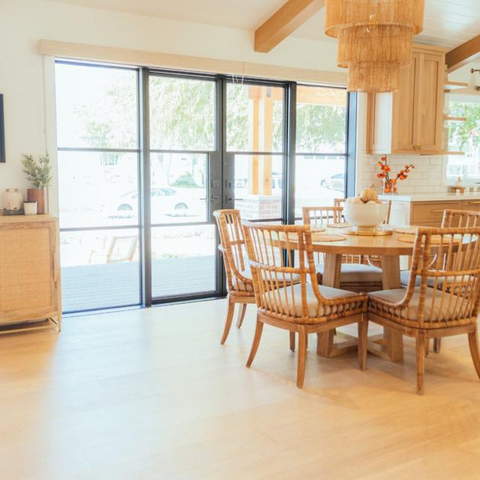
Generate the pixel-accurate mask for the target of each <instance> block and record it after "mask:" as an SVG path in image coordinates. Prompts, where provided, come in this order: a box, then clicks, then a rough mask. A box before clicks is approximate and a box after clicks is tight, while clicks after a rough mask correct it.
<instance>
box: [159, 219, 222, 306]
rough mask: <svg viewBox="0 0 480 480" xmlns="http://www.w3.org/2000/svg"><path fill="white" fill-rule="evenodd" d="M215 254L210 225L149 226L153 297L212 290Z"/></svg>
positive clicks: (214, 242)
mask: <svg viewBox="0 0 480 480" xmlns="http://www.w3.org/2000/svg"><path fill="white" fill-rule="evenodd" d="M215 255H216V240H215V226H214V225H197V226H178V227H177V226H175V227H155V228H153V229H152V295H153V297H154V298H159V297H169V296H173V295H187V294H194V293H203V292H213V291H214V290H215V263H216V261H215Z"/></svg>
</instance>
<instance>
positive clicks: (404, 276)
mask: <svg viewBox="0 0 480 480" xmlns="http://www.w3.org/2000/svg"><path fill="white" fill-rule="evenodd" d="M410 273H411V271H410V270H403V271H402V272H400V281H401V282H402V285H405V286H406V287H407V286H408V283H409V282H410ZM467 277H469V276H468V275H466V276H463V277H462V276H461V275H458V276H457V277H454V276H451V277H438V278H437V288H440V289H442V288H443V284H444V282H445V281H446V282H447V287H446V289H447V291H448V290H449V288H451V286H453V282H457V283H460V282H462V283H463V281H465V280H467ZM421 283H422V279H421V277H420V276H419V275H417V276H416V277H415V286H416V287H419V286H420V284H421ZM427 285H428V286H429V287H432V288H433V287H435V278H434V277H428V278H427ZM455 290H457V288H456V289H455Z"/></svg>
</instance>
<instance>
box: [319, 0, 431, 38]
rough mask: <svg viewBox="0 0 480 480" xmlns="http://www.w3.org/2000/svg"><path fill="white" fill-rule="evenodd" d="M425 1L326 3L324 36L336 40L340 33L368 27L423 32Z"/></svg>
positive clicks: (347, 0)
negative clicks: (340, 31)
mask: <svg viewBox="0 0 480 480" xmlns="http://www.w3.org/2000/svg"><path fill="white" fill-rule="evenodd" d="M424 7H425V0H327V2H326V12H325V33H326V34H327V35H328V36H330V37H337V36H338V32H339V30H341V29H343V28H348V27H359V26H362V25H363V26H366V25H397V26H403V27H409V28H411V29H412V30H413V34H414V35H417V34H418V33H420V32H421V31H422V30H423V12H424Z"/></svg>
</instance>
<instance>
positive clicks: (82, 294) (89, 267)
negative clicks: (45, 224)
mask: <svg viewBox="0 0 480 480" xmlns="http://www.w3.org/2000/svg"><path fill="white" fill-rule="evenodd" d="M138 243H139V240H138V230H137V229H125V230H103V231H102V230H97V231H83V232H61V234H60V251H61V265H62V307H63V311H64V312H77V311H82V310H95V309H99V308H111V307H121V306H125V305H137V304H139V303H140V270H139V268H140V267H139V261H138Z"/></svg>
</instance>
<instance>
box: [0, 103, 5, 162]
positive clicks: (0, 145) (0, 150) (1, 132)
mask: <svg viewBox="0 0 480 480" xmlns="http://www.w3.org/2000/svg"><path fill="white" fill-rule="evenodd" d="M0 163H5V114H4V111H3V95H2V94H0Z"/></svg>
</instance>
